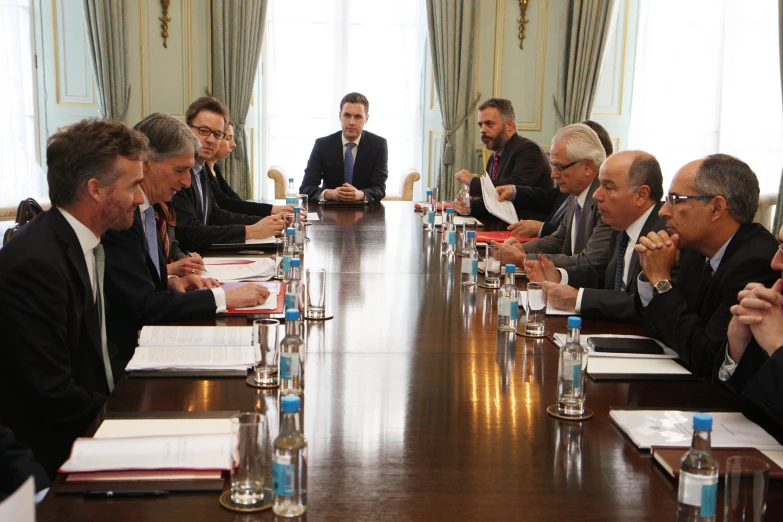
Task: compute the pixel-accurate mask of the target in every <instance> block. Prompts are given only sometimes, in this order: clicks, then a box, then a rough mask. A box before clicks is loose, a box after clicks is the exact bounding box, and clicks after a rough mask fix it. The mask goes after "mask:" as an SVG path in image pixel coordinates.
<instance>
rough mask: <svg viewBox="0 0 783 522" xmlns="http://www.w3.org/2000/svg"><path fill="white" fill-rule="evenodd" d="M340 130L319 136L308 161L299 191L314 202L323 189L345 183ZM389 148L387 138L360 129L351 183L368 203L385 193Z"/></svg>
mask: <svg viewBox="0 0 783 522" xmlns="http://www.w3.org/2000/svg"><path fill="white" fill-rule="evenodd" d="M341 136H342V131H338V132H335V133H334V134H330V135H329V136H325V137H323V138H318V139H317V140H315V145H313V151H312V152H311V153H310V159H309V160H307V167H306V168H305V175H304V179H303V180H302V186H301V187H299V192H300V193H301V194H307V196H308V198H309V200H310V201H315V200H316V199H317V198H318V196H319V195H320V194H321V192H323V191H324V190H326V189H336V188H338V187H340V186H341V185H342V184H343V183H344V182H345V173H344V171H343V163H344V155H343V140H342V137H341ZM388 162H389V147H388V145H387V144H386V138H381V137H380V136H378V135H377V134H373V133H372V132H367V131H362V137H361V139H360V140H359V147H358V148H357V149H356V161H355V162H354V167H353V182H352V183H351V185H353V186H354V187H356V188H357V189H359V190H361V191H363V192H364V195H365V196H366V197H367V200H368V201H369V202H371V203H372V202H375V201H380V200H382V199H383V198H384V196H386V178H388V177H389V168H388Z"/></svg>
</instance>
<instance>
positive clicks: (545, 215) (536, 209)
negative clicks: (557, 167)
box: [513, 185, 568, 237]
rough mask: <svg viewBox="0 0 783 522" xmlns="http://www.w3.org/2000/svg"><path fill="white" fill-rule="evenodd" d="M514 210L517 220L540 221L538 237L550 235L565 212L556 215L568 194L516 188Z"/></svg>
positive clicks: (530, 188) (518, 186)
mask: <svg viewBox="0 0 783 522" xmlns="http://www.w3.org/2000/svg"><path fill="white" fill-rule="evenodd" d="M516 189H517V193H516V196H514V201H513V203H514V208H515V209H516V211H517V217H519V219H520V220H521V219H534V220H536V221H542V222H543V225H541V230H540V231H539V234H538V237H545V236H548V235H550V234H552V233H553V232H554V231H555V230H557V227H558V226H560V222H561V221H562V220H563V216H564V215H565V212H563V213H561V214H559V215H558V213H557V211H558V210H559V209H560V206H561V205H563V204H564V203H565V202H566V200H567V199H568V194H567V193H565V192H561V191H560V189H559V188H550V189H542V188H540V187H523V186H520V185H517V186H516Z"/></svg>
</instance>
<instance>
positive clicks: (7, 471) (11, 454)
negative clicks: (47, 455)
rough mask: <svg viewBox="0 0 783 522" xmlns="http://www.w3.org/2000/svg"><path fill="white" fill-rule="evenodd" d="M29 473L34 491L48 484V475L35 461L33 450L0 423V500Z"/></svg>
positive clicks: (21, 482) (14, 488)
mask: <svg viewBox="0 0 783 522" xmlns="http://www.w3.org/2000/svg"><path fill="white" fill-rule="evenodd" d="M30 475H33V476H34V477H35V490H36V491H41V490H42V489H44V488H45V487H47V486H49V477H48V476H47V475H46V471H44V469H43V468H42V467H41V465H40V464H38V462H36V461H35V458H34V457H33V452H32V451H30V449H29V448H27V447H25V446H24V445H23V444H21V443H20V442H19V441H17V440H16V438H14V434H13V433H12V432H11V430H9V429H8V428H6V427H5V426H3V425H2V424H0V500H2V499H3V498H5V497H7V496H8V495H10V494H11V493H13V492H14V491H16V490H17V489H18V488H19V486H21V485H22V484H23V483H24V481H25V480H27V477H29V476H30Z"/></svg>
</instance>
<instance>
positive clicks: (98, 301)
mask: <svg viewBox="0 0 783 522" xmlns="http://www.w3.org/2000/svg"><path fill="white" fill-rule="evenodd" d="M93 254H94V256H95V266H94V268H95V295H96V297H95V307H96V308H97V309H98V324H99V325H100V328H101V351H102V352H103V369H104V371H105V372H106V383H107V384H108V385H109V393H111V392H113V391H114V376H113V374H112V371H111V361H110V360H109V348H108V344H107V343H106V306H105V303H104V299H103V271H104V268H105V267H106V258H105V256H104V253H103V245H101V244H100V243H98V245H97V246H96V247H95V248H94V249H93Z"/></svg>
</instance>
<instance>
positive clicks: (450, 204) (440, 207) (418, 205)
mask: <svg viewBox="0 0 783 522" xmlns="http://www.w3.org/2000/svg"><path fill="white" fill-rule="evenodd" d="M444 205H445V206H446V208H452V207H453V206H454V202H453V201H446V202H445V203H444V202H442V201H441V202H440V203H438V205H437V207H438V210H439V211H440V210H443V206H444ZM413 209H414V210H421V203H415V204H414V205H413Z"/></svg>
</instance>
